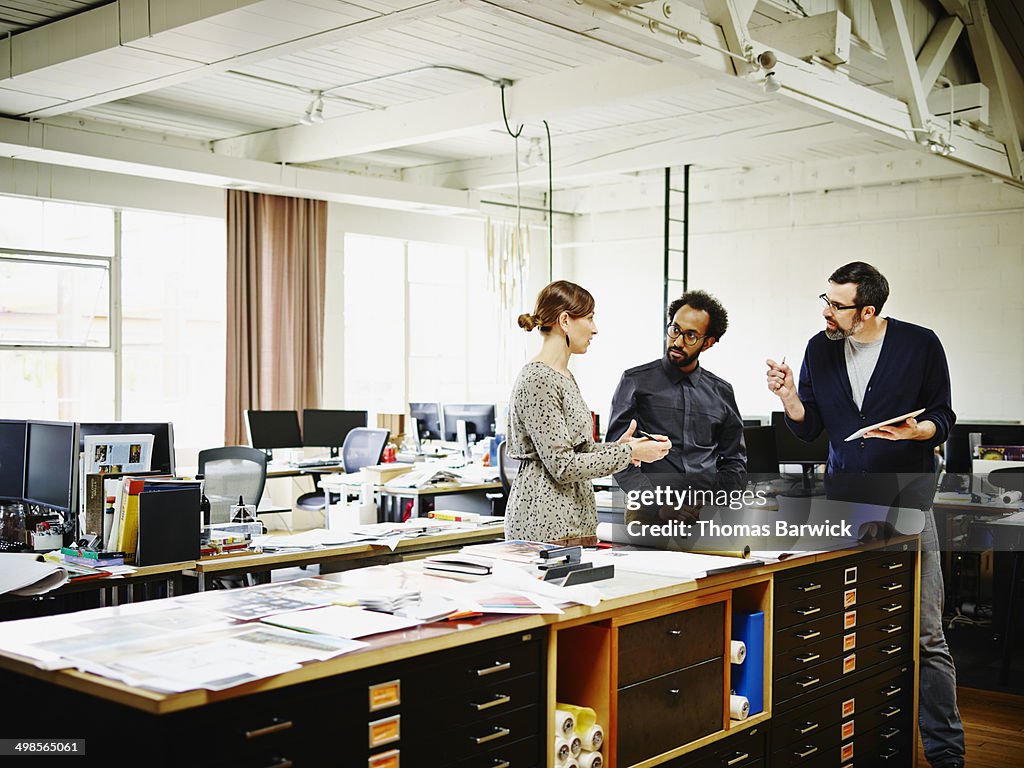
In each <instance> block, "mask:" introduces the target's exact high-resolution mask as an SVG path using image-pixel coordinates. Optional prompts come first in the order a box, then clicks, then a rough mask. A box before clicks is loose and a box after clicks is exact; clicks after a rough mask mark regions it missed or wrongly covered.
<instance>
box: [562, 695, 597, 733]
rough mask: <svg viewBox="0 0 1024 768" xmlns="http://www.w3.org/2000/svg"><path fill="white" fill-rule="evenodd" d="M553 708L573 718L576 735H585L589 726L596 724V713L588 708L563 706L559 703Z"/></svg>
mask: <svg viewBox="0 0 1024 768" xmlns="http://www.w3.org/2000/svg"><path fill="white" fill-rule="evenodd" d="M555 707H556V711H557V710H563V711H565V712H568V713H569V714H571V715H572V716H573V718H574V719H575V720H576V726H575V728H576V731H577V732H578V733H586V732H587V731H589V730H590V726H592V725H594V724H595V723H596V722H597V713H596V712H595V711H594V710H592V709H591V708H590V707H578V706H576V705H575V704H565V703H563V702H561V701H560V702H558V703H557V704H555Z"/></svg>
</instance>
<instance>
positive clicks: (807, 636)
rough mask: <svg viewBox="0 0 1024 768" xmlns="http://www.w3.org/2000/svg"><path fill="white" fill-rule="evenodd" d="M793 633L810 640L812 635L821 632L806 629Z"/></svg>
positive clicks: (815, 635)
mask: <svg viewBox="0 0 1024 768" xmlns="http://www.w3.org/2000/svg"><path fill="white" fill-rule="evenodd" d="M794 634H795V636H796V637H798V638H799V639H800V640H810V639H811V638H812V637H817V636H818V635H820V634H821V632H819V631H818V630H816V629H808V630H807V631H806V632H796V633H794Z"/></svg>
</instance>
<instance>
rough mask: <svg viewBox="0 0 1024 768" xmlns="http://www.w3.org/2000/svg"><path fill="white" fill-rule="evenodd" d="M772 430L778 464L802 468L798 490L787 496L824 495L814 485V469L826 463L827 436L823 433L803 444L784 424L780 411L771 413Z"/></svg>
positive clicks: (789, 492)
mask: <svg viewBox="0 0 1024 768" xmlns="http://www.w3.org/2000/svg"><path fill="white" fill-rule="evenodd" d="M772 429H773V430H774V432H775V447H776V450H777V452H778V460H779V463H780V464H799V465H800V466H801V467H802V470H803V471H802V475H801V485H800V488H793V489H791V490H789V491H787V492H786V493H787V494H788V495H802V496H815V495H819V494H821V493H824V489H823V488H821V487H820V486H818V485H816V483H815V479H814V470H815V467H817V466H819V465H824V464H826V463H828V435H827V434H825V432H824V431H822V433H821V434H820V435H818V437H817V438H815V439H814V440H813V441H811V442H809V443H808V442H804V441H803V440H801V439H800V438H799V437H797V436H796V435H794V434H793V432H792V431H791V430H790V429H789V425H788V424H786V415H785V413H783V412H782V411H774V412H773V413H772Z"/></svg>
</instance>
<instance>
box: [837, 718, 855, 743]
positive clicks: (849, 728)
mask: <svg viewBox="0 0 1024 768" xmlns="http://www.w3.org/2000/svg"><path fill="white" fill-rule="evenodd" d="M839 738H840V739H842V740H844V741H845V740H846V739H852V738H853V720H850V721H848V722H845V723H843V730H842V735H841V736H840V737H839Z"/></svg>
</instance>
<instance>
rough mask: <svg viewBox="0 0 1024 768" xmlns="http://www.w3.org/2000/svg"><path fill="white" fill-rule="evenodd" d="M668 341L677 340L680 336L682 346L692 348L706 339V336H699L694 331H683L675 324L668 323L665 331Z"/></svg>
mask: <svg viewBox="0 0 1024 768" xmlns="http://www.w3.org/2000/svg"><path fill="white" fill-rule="evenodd" d="M665 331H666V332H667V333H668V337H669V338H670V339H678V338H679V337H680V336H682V337H683V344H685V345H686V346H688V347H692V346H694V345H695V344H697V342H699V341H701V340H702V339H706V338H707V336H706V335H705V336H701V335H700V334H699V333H697V332H696V331H684V330H683V329H682V328H680V327H679V326H678V325H676V324H675V323H669V326H668V328H666V329H665Z"/></svg>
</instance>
